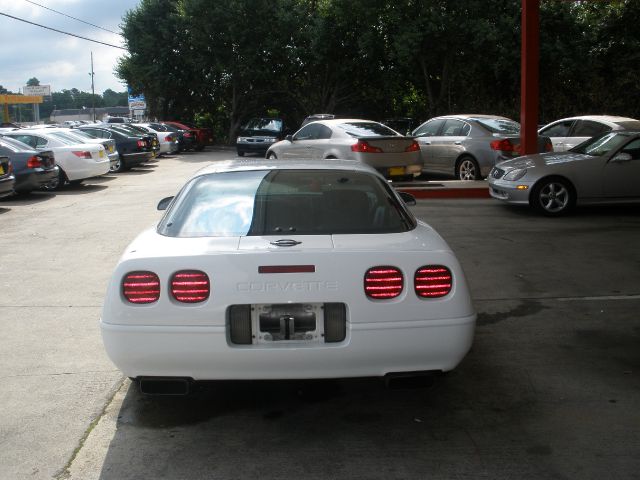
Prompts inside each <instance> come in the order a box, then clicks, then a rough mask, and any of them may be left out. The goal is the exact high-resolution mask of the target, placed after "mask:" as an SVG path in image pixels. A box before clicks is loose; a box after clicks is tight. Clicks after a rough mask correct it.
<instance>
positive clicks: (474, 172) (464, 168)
mask: <svg viewBox="0 0 640 480" xmlns="http://www.w3.org/2000/svg"><path fill="white" fill-rule="evenodd" d="M456 178H458V179H459V180H481V178H482V177H481V176H480V167H479V166H478V162H476V161H475V159H474V158H472V157H462V158H461V159H460V160H458V166H457V167H456Z"/></svg>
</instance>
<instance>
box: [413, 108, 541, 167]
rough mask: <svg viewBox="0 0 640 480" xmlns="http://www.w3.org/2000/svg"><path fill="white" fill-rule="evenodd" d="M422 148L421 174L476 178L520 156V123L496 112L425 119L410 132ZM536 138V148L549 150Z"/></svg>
mask: <svg viewBox="0 0 640 480" xmlns="http://www.w3.org/2000/svg"><path fill="white" fill-rule="evenodd" d="M413 136H414V137H416V139H417V140H418V143H419V144H420V150H421V151H422V159H423V161H424V168H423V171H424V172H425V173H439V174H445V175H451V176H455V177H456V178H457V179H459V180H480V179H481V178H484V177H486V176H487V175H488V174H489V171H490V170H491V168H492V167H493V166H494V165H495V164H496V163H497V162H500V161H502V160H508V159H510V158H513V157H517V156H519V155H520V124H519V123H518V122H515V121H513V120H511V119H509V118H506V117H500V116H497V115H447V116H443V117H435V118H432V119H431V120H428V121H426V122H425V123H423V124H422V125H420V126H419V127H418V128H416V129H415V130H414V131H413ZM551 150H552V147H551V141H550V140H549V139H548V138H546V137H539V138H538V151H539V152H545V151H546V152H548V151H551Z"/></svg>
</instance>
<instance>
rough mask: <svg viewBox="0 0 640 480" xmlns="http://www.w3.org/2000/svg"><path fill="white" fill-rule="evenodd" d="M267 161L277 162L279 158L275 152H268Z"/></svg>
mask: <svg viewBox="0 0 640 480" xmlns="http://www.w3.org/2000/svg"><path fill="white" fill-rule="evenodd" d="M267 159H268V160H277V159H278V156H277V155H276V154H275V153H273V152H267Z"/></svg>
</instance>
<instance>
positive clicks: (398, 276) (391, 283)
mask: <svg viewBox="0 0 640 480" xmlns="http://www.w3.org/2000/svg"><path fill="white" fill-rule="evenodd" d="M413 287H414V291H415V293H416V295H417V296H418V297H420V298H439V297H444V296H445V295H448V294H449V292H451V288H452V287H453V275H452V274H451V270H449V269H448V268H447V267H445V266H443V265H425V266H423V267H420V268H418V270H416V272H415V274H414V277H413ZM403 289H404V275H403V274H402V271H401V270H400V269H399V268H397V267H391V266H387V265H385V266H379V267H372V268H370V269H369V270H367V273H366V274H365V276H364V293H365V295H366V296H367V297H369V298H372V299H374V300H389V299H392V298H396V297H397V296H399V295H400V294H401V293H402V290H403Z"/></svg>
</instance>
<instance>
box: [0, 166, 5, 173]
mask: <svg viewBox="0 0 640 480" xmlns="http://www.w3.org/2000/svg"><path fill="white" fill-rule="evenodd" d="M0 175H4V167H3V166H2V165H0Z"/></svg>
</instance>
